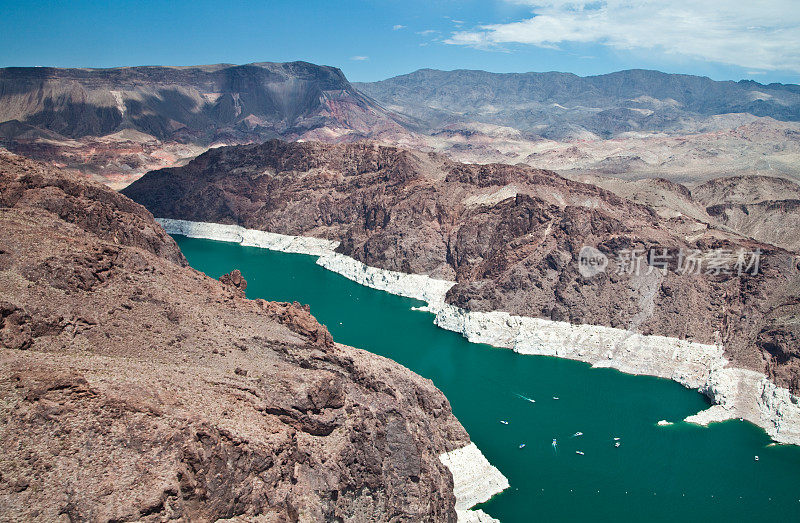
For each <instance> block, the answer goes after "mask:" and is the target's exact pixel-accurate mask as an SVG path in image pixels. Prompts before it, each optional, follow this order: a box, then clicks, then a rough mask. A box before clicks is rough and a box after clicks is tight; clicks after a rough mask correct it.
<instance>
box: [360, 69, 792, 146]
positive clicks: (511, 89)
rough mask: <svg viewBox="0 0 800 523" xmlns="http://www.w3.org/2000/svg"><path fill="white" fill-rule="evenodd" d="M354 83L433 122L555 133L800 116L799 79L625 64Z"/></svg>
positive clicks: (431, 125) (434, 73) (605, 133)
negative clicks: (727, 76)
mask: <svg viewBox="0 0 800 523" xmlns="http://www.w3.org/2000/svg"><path fill="white" fill-rule="evenodd" d="M354 85H355V86H356V88H358V89H359V90H361V91H363V92H365V93H367V94H368V95H370V96H372V97H373V98H375V99H376V100H379V101H381V102H382V103H384V104H385V105H386V106H387V107H388V108H390V109H392V110H394V111H396V112H399V113H402V114H405V115H408V116H411V117H415V118H417V121H418V123H419V125H421V126H423V127H424V128H426V129H427V130H435V129H436V128H438V127H442V126H445V125H448V124H453V123H468V122H482V123H490V124H495V125H501V126H505V127H512V128H514V129H518V130H520V131H523V132H527V133H531V134H534V135H536V136H540V137H543V138H548V139H553V140H563V139H575V138H578V139H581V138H596V137H604V138H608V137H612V136H618V135H619V134H621V133H625V132H632V131H649V132H686V131H687V130H699V129H698V128H697V127H691V125H692V124H691V122H692V121H697V120H699V119H702V118H704V117H710V116H714V115H720V114H730V113H748V114H751V115H753V116H762V117H770V118H773V119H776V120H783V121H798V120H800V86H797V85H783V84H770V85H762V84H759V83H757V82H753V81H749V80H747V81H744V80H743V81H741V82H715V81H714V80H711V79H709V78H706V77H700V76H690V75H681V74H667V73H662V72H659V71H645V70H639V69H635V70H629V71H619V72H616V73H611V74H605V75H600V76H588V77H580V76H577V75H574V74H571V73H558V72H548V73H510V74H500V73H489V72H486V71H469V70H457V71H438V70H434V69H421V70H419V71H416V72H413V73H411V74H407V75H402V76H396V77H394V78H389V79H387V80H383V81H380V82H372V83H356V84H354Z"/></svg>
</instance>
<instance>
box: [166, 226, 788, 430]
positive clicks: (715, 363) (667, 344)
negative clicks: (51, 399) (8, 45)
mask: <svg viewBox="0 0 800 523" xmlns="http://www.w3.org/2000/svg"><path fill="white" fill-rule="evenodd" d="M157 221H158V222H159V223H161V224H162V226H164V228H165V229H166V230H167V232H169V233H172V234H183V235H186V236H191V237H202V238H208V239H213V240H220V241H231V242H237V243H241V244H242V245H252V246H259V247H263V248H267V249H272V250H280V251H283V252H296V253H302V254H312V255H316V256H319V259H318V261H317V263H318V264H319V265H321V266H323V267H325V268H326V269H328V270H331V271H333V272H337V273H339V274H341V275H343V276H345V277H347V278H349V279H351V280H353V281H355V282H357V283H360V284H362V285H366V286H368V287H372V288H375V289H378V290H383V291H387V292H390V293H392V294H397V295H401V296H406V297H410V298H416V299H419V300H423V301H425V302H427V303H428V305H427V307H425V309H426V310H428V311H429V312H431V313H433V314H435V319H434V322H435V323H436V325H438V326H439V327H442V328H444V329H447V330H451V331H454V332H459V333H461V334H462V335H463V336H464V337H465V338H467V339H468V340H469V341H471V342H476V343H487V344H490V345H494V346H497V347H504V348H509V349H512V350H514V351H515V352H518V353H520V354H533V355H547V356H557V357H560V358H568V359H574V360H578V361H584V362H587V363H590V364H592V365H593V366H596V367H609V368H614V369H617V370H620V371H622V372H625V373H629V374H641V375H651V376H656V377H660V378H667V379H671V380H674V381H677V382H678V383H680V384H682V385H684V386H685V387H688V388H692V389H697V390H699V391H700V392H701V393H703V394H704V395H706V396H707V397H708V398H709V399H710V400H711V402H712V403H713V405H712V406H711V407H710V408H709V409H707V410H705V411H703V412H700V413H698V414H696V415H693V416H689V417H688V418H686V420H685V421H687V422H691V423H698V424H702V425H707V424H708V423H712V422H719V421H724V420H727V419H734V418H742V419H746V420H748V421H750V422H751V423H754V424H756V425H758V426H759V427H761V428H763V429H764V430H765V431H766V432H767V434H768V435H769V436H770V437H771V438H772V439H773V440H775V441H777V442H779V443H788V444H795V445H798V444H800V399H798V397H797V396H795V395H794V394H792V393H791V392H790V391H789V390H788V389H787V388H784V387H779V386H777V385H775V384H774V383H773V382H771V381H770V380H769V379H768V378H767V377H766V376H765V375H764V374H762V373H759V372H756V371H752V370H746V369H742V368H737V367H731V366H730V362H729V360H728V359H727V358H726V357H725V356H724V350H723V347H722V346H720V345H711V344H703V343H697V342H691V341H686V340H680V339H677V338H671V337H666V336H655V335H642V334H638V333H634V332H631V331H628V330H625V329H619V328H613V327H604V326H597V325H585V324H584V325H573V324H570V323H568V322H560V321H552V320H546V319H541V318H532V317H525V316H516V315H511V314H509V313H506V312H501V311H491V312H475V311H466V310H464V309H461V308H459V307H456V306H453V305H449V304H446V303H445V300H444V298H445V294H446V293H447V291H448V290H449V288H450V287H452V286H453V285H454V284H455V282H451V281H447V280H440V279H434V278H430V277H428V276H425V275H419V274H405V273H401V272H396V271H389V270H384V269H378V268H375V267H369V266H367V265H365V264H363V263H362V262H359V261H357V260H354V259H353V258H350V257H348V256H344V255H342V254H339V253H336V252H334V249H335V248H336V247H337V245H338V244H337V242H332V241H329V240H322V239H317V238H309V237H304V236H290V235H281V234H274V233H267V232H263V231H256V230H251V229H245V228H242V227H239V226H234V225H221V224H213V223H206V222H191V221H185V220H172V219H157Z"/></svg>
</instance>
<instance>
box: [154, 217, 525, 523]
mask: <svg viewBox="0 0 800 523" xmlns="http://www.w3.org/2000/svg"><path fill="white" fill-rule="evenodd" d="M156 221H157V222H158V223H160V224H161V225H162V226H163V227H164V229H165V230H166V231H167V232H168V233H170V234H181V235H184V236H188V237H191V238H205V239H209V240H216V241H226V242H234V243H240V244H242V245H244V246H251V247H260V248H264V249H270V250H275V251H281V252H288V253H296V254H309V255H315V256H319V259H318V261H317V263H318V264H319V265H321V266H323V267H325V268H327V269H328V270H331V271H333V272H338V273H340V274H342V275H343V276H345V277H346V278H349V279H351V280H353V281H356V282H358V283H361V284H362V285H366V286H368V287H372V288H375V289H380V290H385V291H387V292H391V293H392V294H398V295H401V296H407V297H411V298H419V297H420V296H424V297H426V298H429V299H431V300H437V299H438V300H443V299H444V294H445V293H446V292H447V289H448V288H449V287H450V286H451V285H452V283H451V282H444V281H443V280H432V279H431V278H428V277H427V276H420V275H410V274H402V273H392V272H391V271H385V270H382V269H376V268H374V267H367V266H366V265H364V264H362V263H360V262H357V261H355V260H353V259H352V258H348V257H347V256H344V255H341V254H337V253H335V252H333V250H334V249H335V248H336V247H337V246H338V243H337V242H331V241H328V240H321V239H318V238H309V237H305V236H288V235H284V234H276V233H270V232H265V231H256V230H252V229H245V228H243V227H239V226H238V225H223V224H215V223H204V222H190V221H186V220H172V219H164V218H156ZM445 283H446V284H447V286H446V288H445V285H443V284H445ZM420 299H421V298H420ZM439 459H440V461H441V462H442V463H443V464H444V465H445V466H446V467H447V468H448V469H449V470H450V472H451V474H452V475H453V482H454V484H455V487H454V494H455V496H456V510H457V511H458V517H459V521H463V522H470V521H482V522H489V521H493V519H491V518H490V517H489V516H488V515H486V514H485V513H484V512H483V511H480V510H478V511H471V510H469V509H470V508H472V507H473V506H475V505H477V504H479V503H484V502H486V501H488V500H489V499H490V498H491V497H492V496H494V495H495V494H499V493H500V492H502V491H503V490H505V489H506V488H508V486H509V484H508V480H507V479H506V478H505V476H503V474H502V473H501V472H500V471H499V470H498V469H497V468H496V467H494V466H493V465H492V464H491V463H489V461H488V460H487V459H486V457H484V455H483V453H481V451H480V449H478V447H477V446H475V444H474V443H470V444H468V445H466V446H464V447H462V448H459V449H456V450H453V451H450V452H445V453H443V454H441V455H440V456H439Z"/></svg>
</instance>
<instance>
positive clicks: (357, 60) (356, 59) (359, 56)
mask: <svg viewBox="0 0 800 523" xmlns="http://www.w3.org/2000/svg"><path fill="white" fill-rule="evenodd" d="M350 59H351V60H355V61H356V62H363V61H364V60H369V56H361V55H358V56H351V57H350Z"/></svg>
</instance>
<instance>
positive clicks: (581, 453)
mask: <svg viewBox="0 0 800 523" xmlns="http://www.w3.org/2000/svg"><path fill="white" fill-rule="evenodd" d="M575 454H580V455H581V456H583V451H582V450H576V451H575Z"/></svg>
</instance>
